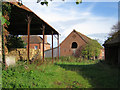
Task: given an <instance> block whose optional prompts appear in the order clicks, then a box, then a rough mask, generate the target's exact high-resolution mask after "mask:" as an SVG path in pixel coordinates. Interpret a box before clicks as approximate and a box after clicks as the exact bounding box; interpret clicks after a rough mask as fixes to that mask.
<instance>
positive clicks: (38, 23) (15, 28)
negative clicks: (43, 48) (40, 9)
mask: <svg viewBox="0 0 120 90" xmlns="http://www.w3.org/2000/svg"><path fill="white" fill-rule="evenodd" d="M7 2H9V3H10V4H11V5H12V6H11V13H10V16H11V18H10V25H9V26H8V29H7V30H8V31H9V32H10V34H14V35H27V22H26V20H27V16H29V15H30V16H32V21H31V28H30V30H31V31H30V33H31V35H42V25H43V24H45V35H52V32H53V34H54V35H55V34H59V33H58V32H57V31H56V30H55V29H54V28H53V27H52V26H50V25H49V24H48V23H47V22H45V21H44V20H43V19H41V18H40V17H39V16H38V15H36V14H35V13H34V12H33V11H32V10H30V9H29V8H28V7H26V6H25V5H19V4H18V2H17V1H16V2H15V1H14V2H10V1H7Z"/></svg>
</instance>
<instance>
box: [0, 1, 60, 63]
mask: <svg viewBox="0 0 120 90" xmlns="http://www.w3.org/2000/svg"><path fill="white" fill-rule="evenodd" d="M2 3H3V4H9V5H10V7H11V12H10V19H9V22H10V25H9V26H8V27H6V26H5V25H2V27H3V29H2V30H5V29H6V30H7V31H8V32H9V34H10V35H16V36H18V35H27V36H28V37H27V47H26V49H25V54H24V55H26V57H27V60H31V59H30V58H31V56H32V55H31V54H33V52H32V50H31V49H30V39H31V38H30V37H31V35H43V40H42V45H41V47H42V48H41V49H43V50H41V51H42V52H43V53H42V60H43V61H44V50H45V49H47V48H49V46H50V45H49V44H48V43H46V42H45V37H46V35H51V36H52V42H53V36H54V35H57V36H58V37H59V33H58V32H57V31H56V30H55V29H54V28H53V27H52V26H50V25H49V24H48V23H47V22H45V21H44V20H43V19H41V18H40V17H39V16H38V15H36V14H35V13H34V12H33V11H32V10H30V9H29V8H28V7H26V6H25V5H23V4H21V3H20V2H17V1H16V0H13V2H12V1H6V2H2ZM3 17H4V16H3ZM8 17H9V16H8ZM2 34H3V33H2ZM4 37H5V36H4ZM47 45H48V46H47ZM45 46H46V48H44V47H45ZM52 46H53V45H52ZM3 47H5V45H3ZM34 48H36V49H37V48H38V47H37V45H36V47H34ZM17 50H18V49H17ZM2 51H3V52H2V56H4V59H3V61H4V63H5V58H6V57H7V54H6V53H4V51H5V50H4V49H2ZM22 51H23V50H18V52H19V56H20V57H22V56H23V54H22ZM34 54H36V53H34ZM36 55H38V53H37V54H36ZM8 56H9V55H8ZM12 56H16V53H14V55H13V54H12ZM38 56H39V55H38Z"/></svg>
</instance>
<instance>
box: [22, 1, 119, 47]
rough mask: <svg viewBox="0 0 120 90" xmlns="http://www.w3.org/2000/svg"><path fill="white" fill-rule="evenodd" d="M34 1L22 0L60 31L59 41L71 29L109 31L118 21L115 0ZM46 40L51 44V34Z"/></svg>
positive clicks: (85, 33) (84, 32)
mask: <svg viewBox="0 0 120 90" xmlns="http://www.w3.org/2000/svg"><path fill="white" fill-rule="evenodd" d="M36 1H37V0H32V1H31V2H30V1H29V0H23V4H24V5H26V6H27V7H28V8H30V9H31V10H32V11H34V13H36V14H37V15H38V16H39V17H40V18H42V19H43V20H44V21H46V22H47V23H49V24H50V25H51V26H52V27H53V28H55V29H56V30H57V31H58V32H59V33H60V43H61V42H62V41H63V40H64V39H65V38H66V37H67V36H68V35H69V34H70V33H71V32H72V31H73V29H75V30H76V31H79V32H80V33H83V34H84V35H89V34H94V33H110V31H111V28H112V26H113V25H115V24H116V23H117V21H118V2H117V0H116V2H113V0H111V2H108V0H103V1H102V0H101V2H99V0H89V1H90V2H88V0H82V3H81V4H78V5H77V4H76V3H75V2H73V1H69V0H66V1H59V2H58V1H56V2H55V1H52V2H51V1H49V3H48V6H46V5H41V4H40V3H36ZM74 1H75V0H74ZM109 1H110V0H109ZM114 1H115V0H114ZM48 42H49V43H50V44H51V36H48ZM56 46H57V40H56V39H55V37H54V47H56Z"/></svg>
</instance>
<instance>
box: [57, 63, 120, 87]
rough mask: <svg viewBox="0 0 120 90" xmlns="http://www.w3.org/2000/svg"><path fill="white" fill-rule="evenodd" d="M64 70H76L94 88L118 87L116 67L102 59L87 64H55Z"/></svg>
mask: <svg viewBox="0 0 120 90" xmlns="http://www.w3.org/2000/svg"><path fill="white" fill-rule="evenodd" d="M56 65H58V66H60V67H62V68H64V69H66V70H71V71H75V72H77V73H78V74H79V75H81V76H82V77H84V78H85V79H87V80H88V82H89V83H90V84H91V85H92V87H94V88H118V86H119V85H118V81H119V80H118V76H119V75H118V67H115V66H111V65H107V64H106V63H105V62H104V61H102V62H98V63H97V64H89V65H72V64H56Z"/></svg>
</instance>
